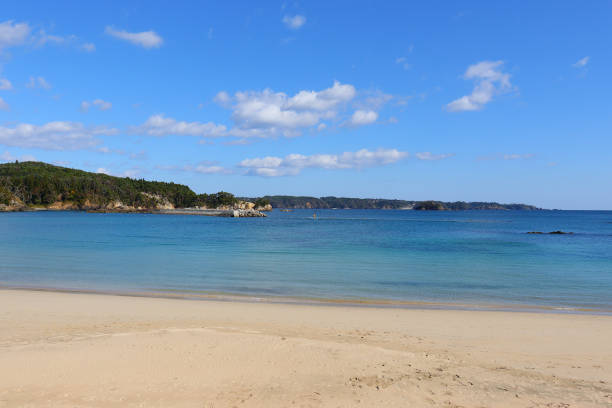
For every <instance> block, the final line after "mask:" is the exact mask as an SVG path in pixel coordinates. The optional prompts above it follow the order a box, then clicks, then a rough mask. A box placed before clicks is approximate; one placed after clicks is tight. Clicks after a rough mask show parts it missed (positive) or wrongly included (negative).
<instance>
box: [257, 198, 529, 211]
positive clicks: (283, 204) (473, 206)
mask: <svg viewBox="0 0 612 408" xmlns="http://www.w3.org/2000/svg"><path fill="white" fill-rule="evenodd" d="M262 199H265V200H268V201H269V202H270V204H271V205H272V207H273V208H342V209H384V210H390V209H415V210H537V207H534V206H532V205H526V204H499V203H488V202H469V203H468V202H464V201H456V202H442V201H406V200H385V199H379V198H345V197H320V198H316V197H295V196H265V197H262ZM247 200H249V201H252V200H253V199H247Z"/></svg>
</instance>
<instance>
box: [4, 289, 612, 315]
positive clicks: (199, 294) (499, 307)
mask: <svg viewBox="0 0 612 408" xmlns="http://www.w3.org/2000/svg"><path fill="white" fill-rule="evenodd" d="M2 291H24V292H30V291H31V292H48V293H66V294H84V295H101V296H117V297H134V298H151V299H179V300H180V299H182V300H192V301H213V302H215V301H217V302H229V303H231V302H236V303H247V304H249V303H263V304H285V305H303V306H345V307H352V308H381V309H407V310H442V311H444V310H446V311H474V312H485V311H490V312H508V313H522V312H523V313H536V314H537V313H543V314H561V315H567V314H569V315H592V316H612V310H610V309H597V308H586V307H571V306H546V305H533V304H514V303H512V304H503V303H499V304H494V303H465V302H461V303H458V302H433V301H431V302H428V301H402V300H392V299H372V298H370V299H365V298H355V299H350V298H318V297H300V296H280V295H279V296H270V295H257V294H237V293H231V292H205V291H172V290H166V291H163V290H154V289H152V290H149V291H147V290H141V291H123V290H110V289H109V290H103V289H100V290H97V289H77V288H57V287H46V286H26V285H7V284H4V283H1V282H0V293H2Z"/></svg>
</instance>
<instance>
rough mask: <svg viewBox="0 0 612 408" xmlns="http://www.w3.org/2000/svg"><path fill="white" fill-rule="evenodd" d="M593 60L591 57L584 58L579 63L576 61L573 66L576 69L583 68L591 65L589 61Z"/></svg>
mask: <svg viewBox="0 0 612 408" xmlns="http://www.w3.org/2000/svg"><path fill="white" fill-rule="evenodd" d="M590 59H591V57H588V56H587V57H584V58H581V59H579V60H578V61H576V62H575V63H574V64H572V66H573V67H575V68H583V67H586V65H587V64H588V63H589V60H590Z"/></svg>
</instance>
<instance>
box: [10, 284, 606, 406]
mask: <svg viewBox="0 0 612 408" xmlns="http://www.w3.org/2000/svg"><path fill="white" fill-rule="evenodd" d="M610 338H612V318H611V317H610V316H596V315H577V314H554V313H524V312H497V311H489V312H486V313H483V312H476V311H467V310H438V309H402V308H381V307H362V308H355V307H350V306H346V305H333V306H332V305H310V304H309V305H299V304H278V303H276V304H274V303H246V302H223V301H217V300H210V301H206V302H193V301H192V302H188V301H185V299H168V298H150V297H133V296H110V295H101V294H100V295H94V294H79V293H59V292H42V291H25V290H2V291H0V361H2V368H3V369H2V370H0V406H1V407H3V408H12V407H23V406H61V407H68V406H87V407H91V408H96V407H100V408H102V407H104V408H106V407H139V406H159V407H161V406H163V407H189V408H190V407H194V408H195V407H200V408H201V407H213V406H214V407H234V406H236V407H238V406H240V407H255V408H259V407H261V408H263V407H266V408H268V407H271V408H274V407H287V406H296V407H297V406H302V407H315V406H316V407H330V408H331V407H355V406H364V407H383V406H384V407H392V408H393V407H405V406H415V407H423V408H428V407H440V406H449V407H465V408H467V407H474V408H476V407H483V406H486V407H507V408H524V407H534V408H545V407H547V408H550V407H558V408H561V407H584V408H599V407H609V406H610V405H611V404H612V355H611V354H610V353H609V350H610V348H609V339H610Z"/></svg>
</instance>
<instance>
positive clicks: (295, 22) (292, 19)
mask: <svg viewBox="0 0 612 408" xmlns="http://www.w3.org/2000/svg"><path fill="white" fill-rule="evenodd" d="M283 23H284V24H285V26H287V28H290V29H292V30H297V29H299V28H301V27H302V26H303V25H304V24H306V17H304V16H302V15H300V14H297V15H295V16H289V15H286V16H284V17H283Z"/></svg>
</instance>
